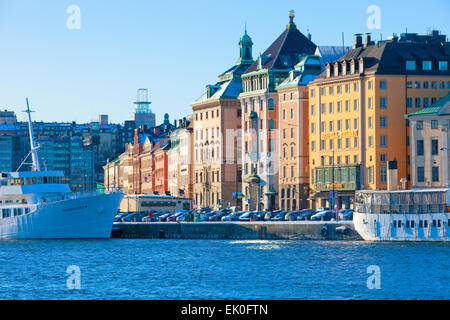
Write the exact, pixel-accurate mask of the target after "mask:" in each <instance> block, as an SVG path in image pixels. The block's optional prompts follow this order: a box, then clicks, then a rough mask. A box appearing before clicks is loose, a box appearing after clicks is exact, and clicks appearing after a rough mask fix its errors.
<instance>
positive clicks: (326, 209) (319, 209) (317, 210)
mask: <svg viewBox="0 0 450 320" xmlns="http://www.w3.org/2000/svg"><path fill="white" fill-rule="evenodd" d="M329 210H331V209H330V208H328V207H320V208H317V209H316V212H322V211H329Z"/></svg>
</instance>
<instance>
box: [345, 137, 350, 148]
mask: <svg viewBox="0 0 450 320" xmlns="http://www.w3.org/2000/svg"><path fill="white" fill-rule="evenodd" d="M345 147H346V148H347V149H348V148H350V138H345Z"/></svg>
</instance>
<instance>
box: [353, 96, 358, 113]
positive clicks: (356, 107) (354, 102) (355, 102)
mask: <svg viewBox="0 0 450 320" xmlns="http://www.w3.org/2000/svg"><path fill="white" fill-rule="evenodd" d="M358 106H359V103H358V100H357V99H355V100H353V110H354V111H357V110H358Z"/></svg>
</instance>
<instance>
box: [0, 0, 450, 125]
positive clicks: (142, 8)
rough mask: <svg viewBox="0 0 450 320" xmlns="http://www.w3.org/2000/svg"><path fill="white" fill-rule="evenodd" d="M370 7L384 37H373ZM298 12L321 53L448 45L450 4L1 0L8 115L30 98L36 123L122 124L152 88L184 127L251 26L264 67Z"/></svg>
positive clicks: (157, 108) (0, 67)
mask: <svg viewBox="0 0 450 320" xmlns="http://www.w3.org/2000/svg"><path fill="white" fill-rule="evenodd" d="M72 4H76V5H78V6H79V7H80V9H81V29H80V30H69V29H68V28H67V27H66V21H67V18H68V17H69V15H68V14H67V13H66V10H67V7H68V6H69V5H72ZM372 4H374V5H377V6H379V7H380V9H381V30H369V29H368V28H367V25H366V21H367V19H368V17H369V15H368V14H366V9H367V7H368V6H369V5H372ZM290 9H294V10H295V11H296V19H295V21H296V24H297V27H298V28H300V30H301V31H302V32H303V33H305V34H306V32H307V29H309V30H310V32H311V33H312V36H313V41H314V42H315V43H316V44H318V45H341V42H342V41H341V33H342V32H345V42H346V45H351V44H352V42H353V34H354V33H365V32H372V33H373V37H374V38H375V39H379V38H380V34H382V35H383V37H387V36H389V35H392V33H394V32H395V33H401V32H404V31H405V30H406V28H408V31H409V32H418V33H425V32H426V31H427V29H428V28H436V29H439V30H441V31H442V32H443V33H444V34H447V35H450V19H449V18H448V15H449V13H450V1H448V0H427V1H411V0H410V1H406V0H400V1H399V0H395V1H394V0H388V1H387V0H376V1H374V0H371V1H364V0H350V1H349V0H345V1H331V0H330V1H328V0H321V1H300V0H295V1H293V0H283V1H265V0H227V1H214V0H209V1H197V0H192V1H181V0H180V1H172V0H165V1H153V0H145V1H144V0H127V1H125V0H114V1H112V0H109V1H106V0H71V1H66V0H41V1H35V0H0V108H9V109H13V110H15V111H16V112H19V111H21V110H22V109H23V106H24V103H25V97H26V96H28V97H30V100H31V103H32V106H33V107H34V109H37V110H38V113H37V114H35V116H34V117H35V118H36V120H45V121H72V120H75V121H78V122H87V121H91V120H97V118H98V115H99V114H109V116H110V119H111V120H112V121H113V122H123V120H126V119H128V118H129V114H130V112H131V111H132V110H133V107H134V106H133V104H132V102H133V101H134V100H135V95H136V89H137V88H140V87H148V88H149V91H150V99H151V101H152V102H153V104H152V109H153V111H154V112H155V113H156V115H157V120H158V122H159V121H161V120H162V117H163V114H164V113H165V112H168V113H169V114H170V116H171V120H173V119H174V117H176V118H180V117H182V116H185V115H187V114H189V113H191V108H190V103H191V102H192V101H194V100H195V99H196V98H198V97H199V96H200V95H201V94H202V93H203V92H204V89H205V86H206V85H207V84H210V83H214V82H215V81H216V77H217V75H218V74H220V73H221V72H223V71H225V70H226V69H227V68H228V67H230V66H231V65H233V64H234V63H235V62H236V61H237V59H238V46H237V44H238V41H239V38H240V36H241V35H242V34H243V31H244V25H245V23H247V25H248V32H249V34H250V36H251V37H252V39H253V42H254V48H253V52H254V57H256V56H257V55H258V54H259V53H260V52H263V51H264V50H265V49H266V48H267V46H268V45H270V44H271V43H272V41H273V40H274V39H275V38H276V37H277V36H278V35H279V34H281V32H283V29H284V28H285V26H286V24H287V22H288V11H289V10H290ZM19 119H23V116H22V115H20V116H19Z"/></svg>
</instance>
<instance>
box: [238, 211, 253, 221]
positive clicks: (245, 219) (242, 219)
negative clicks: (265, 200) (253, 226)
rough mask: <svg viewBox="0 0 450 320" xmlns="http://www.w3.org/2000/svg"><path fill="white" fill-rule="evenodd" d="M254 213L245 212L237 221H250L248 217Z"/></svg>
mask: <svg viewBox="0 0 450 320" xmlns="http://www.w3.org/2000/svg"><path fill="white" fill-rule="evenodd" d="M253 214H254V213H253V212H246V213H244V214H243V215H241V216H240V217H239V221H244V222H245V221H250V218H251V217H252V215H253Z"/></svg>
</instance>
